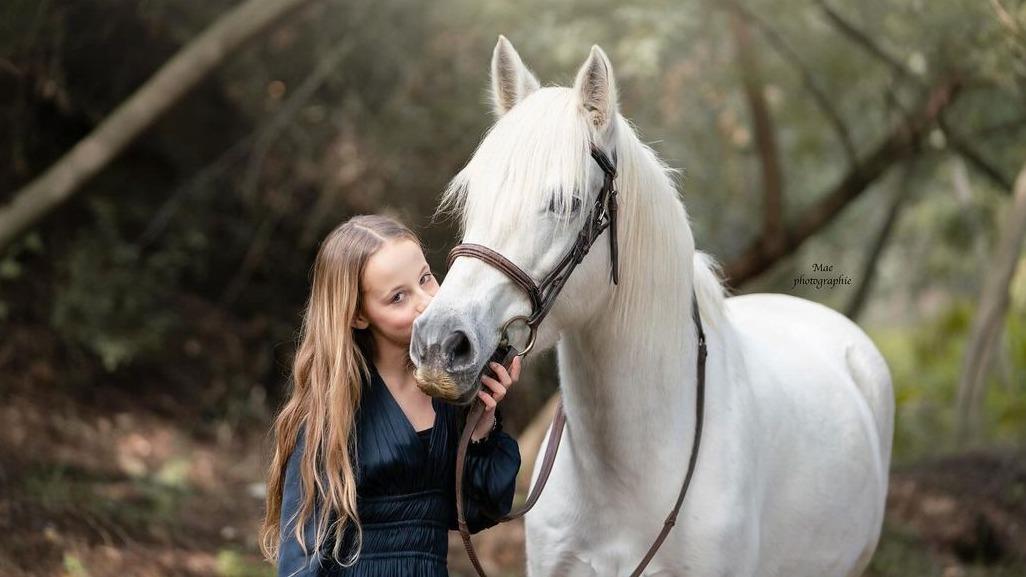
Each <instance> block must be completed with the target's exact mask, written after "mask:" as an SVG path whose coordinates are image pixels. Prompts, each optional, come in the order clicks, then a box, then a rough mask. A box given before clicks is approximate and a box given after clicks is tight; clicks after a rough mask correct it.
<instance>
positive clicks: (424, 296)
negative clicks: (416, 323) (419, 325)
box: [417, 291, 431, 315]
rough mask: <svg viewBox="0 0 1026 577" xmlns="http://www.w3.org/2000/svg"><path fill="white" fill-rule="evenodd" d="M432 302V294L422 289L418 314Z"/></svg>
mask: <svg viewBox="0 0 1026 577" xmlns="http://www.w3.org/2000/svg"><path fill="white" fill-rule="evenodd" d="M429 304H431V295H430V294H428V293H427V292H425V291H420V302H418V303H417V314H418V315H419V314H420V313H422V312H424V309H426V308H427V306H428V305H429Z"/></svg>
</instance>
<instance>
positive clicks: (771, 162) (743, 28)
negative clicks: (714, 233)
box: [730, 13, 784, 243]
mask: <svg viewBox="0 0 1026 577" xmlns="http://www.w3.org/2000/svg"><path fill="white" fill-rule="evenodd" d="M730 24H731V30H732V31H733V33H734V41H735V43H736V44H737V59H738V64H739V65H740V67H741V82H742V84H743V85H744V88H745V96H746V97H747V99H748V106H749V108H750V109H751V112H752V127H753V130H754V132H755V143H756V148H757V149H758V150H759V161H760V165H761V166H762V191H763V226H762V238H763V240H764V241H765V242H768V243H777V242H780V240H781V239H782V237H783V226H782V222H781V220H782V218H783V217H782V213H783V203H784V200H783V197H784V174H783V169H782V168H781V165H780V151H779V149H778V148H777V138H776V128H775V127H774V125H773V116H772V115H771V114H770V110H769V106H768V105H767V103H766V87H765V85H764V84H763V82H762V76H761V75H760V74H759V65H758V62H757V61H756V58H755V54H754V53H753V51H752V37H751V34H750V31H749V28H748V21H747V20H744V19H743V18H741V17H740V16H739V15H738V14H737V13H733V14H731V17H730Z"/></svg>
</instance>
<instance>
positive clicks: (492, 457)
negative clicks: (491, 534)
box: [449, 406, 520, 533]
mask: <svg viewBox="0 0 1026 577" xmlns="http://www.w3.org/2000/svg"><path fill="white" fill-rule="evenodd" d="M501 411H502V409H501V406H499V407H496V408H495V421H496V423H495V429H494V430H492V432H491V433H489V434H488V436H487V437H485V438H484V439H481V440H480V441H479V442H477V443H473V442H472V443H471V444H470V446H469V447H467V459H466V470H465V471H464V474H465V475H466V477H465V478H464V482H463V498H464V500H465V506H464V512H465V513H466V517H467V528H468V529H469V530H470V532H471V533H477V532H479V531H482V530H484V529H487V528H489V527H493V526H495V525H496V524H497V523H498V518H499V517H502V516H503V515H506V514H507V513H509V512H510V510H511V509H512V508H513V496H514V494H515V493H516V488H517V473H518V472H519V471H520V447H519V446H518V445H517V441H516V439H514V438H513V437H511V436H510V435H509V434H508V433H506V432H505V431H503V430H502V413H501ZM455 495H456V488H455V487H453V500H452V515H451V523H450V524H449V529H451V530H453V531H456V530H459V524H458V521H457V515H456V497H455Z"/></svg>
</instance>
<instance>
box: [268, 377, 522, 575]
mask: <svg viewBox="0 0 1026 577" xmlns="http://www.w3.org/2000/svg"><path fill="white" fill-rule="evenodd" d="M370 369H371V379H370V381H369V382H368V381H366V380H365V381H364V383H363V399H362V401H361V403H360V407H359V409H358V410H357V413H356V416H355V427H356V428H355V430H356V434H357V438H356V444H357V451H358V457H357V458H358V461H357V468H356V477H357V510H358V513H359V516H360V521H361V526H362V527H363V547H362V549H361V551H360V556H359V559H358V560H357V562H356V563H355V564H354V565H352V566H350V567H343V566H342V565H340V564H339V563H338V562H337V561H335V560H334V559H332V558H331V550H332V547H333V546H334V537H333V536H331V535H329V538H328V539H326V543H323V544H322V545H321V550H320V551H319V552H318V554H316V555H309V556H307V555H305V554H304V553H303V550H302V548H301V547H300V544H299V542H298V541H297V540H296V537H295V535H294V534H293V531H294V529H295V520H294V519H293V517H295V516H296V514H297V513H298V510H299V507H300V506H301V504H302V487H301V486H300V476H299V462H300V457H301V455H302V452H303V449H304V438H303V437H304V431H303V429H302V428H301V429H300V432H299V436H298V439H297V442H296V448H295V450H294V451H293V452H292V455H291V456H290V457H289V460H288V465H287V467H286V472H285V482H284V487H283V494H282V509H281V527H282V532H281V541H280V549H279V558H278V577H288V576H292V577H314V576H328V575H330V576H337V575H345V576H349V577H448V575H449V573H448V570H447V552H448V531H450V530H453V531H455V530H457V522H456V485H455V476H456V475H455V472H456V448H457V444H458V443H459V436H460V433H461V432H462V430H463V425H464V423H465V419H466V415H465V410H464V409H463V408H460V407H455V406H453V405H450V404H448V403H446V402H443V401H440V400H438V399H433V400H432V405H433V406H434V409H435V422H434V425H433V426H432V427H431V428H430V429H425V430H424V431H422V432H419V433H418V431H416V430H415V429H414V428H413V425H412V424H411V423H410V421H409V419H407V418H406V415H405V414H404V413H403V410H402V408H401V407H400V406H399V403H398V402H397V401H396V400H395V397H393V396H392V393H391V392H390V391H389V389H388V387H387V386H386V385H385V383H384V381H383V380H382V379H381V376H380V375H379V374H378V372H377V370H376V369H375V368H374V366H373V364H371V366H370ZM500 407H501V405H500ZM496 421H497V423H496V429H495V430H493V431H492V432H491V433H490V434H489V435H488V437H486V438H485V439H484V440H483V441H482V442H480V443H472V444H471V446H470V447H469V449H468V450H467V462H466V475H467V476H466V478H465V480H464V498H465V499H466V505H465V508H464V511H465V513H466V515H467V524H468V527H469V529H470V532H471V533H477V532H478V531H481V530H483V529H486V528H488V527H492V526H494V525H495V524H496V519H497V518H498V517H501V516H502V515H505V514H506V513H509V511H510V509H511V508H512V506H513V494H514V492H515V489H516V477H517V472H518V471H519V470H520V449H519V447H518V446H517V442H516V440H515V439H513V437H511V436H510V435H509V434H507V433H506V432H504V431H503V430H502V419H501V408H497V409H496ZM319 504H320V501H318V505H319ZM317 517H318V514H317V513H316V512H315V514H314V515H312V516H311V517H310V518H309V519H308V520H307V522H306V526H305V527H304V537H305V539H306V548H307V551H313V541H314V536H315V534H316V531H317ZM350 529H353V528H352V527H350V528H349V529H347V530H346V534H345V537H344V538H343V547H342V549H341V553H340V558H341V559H345V551H346V550H347V549H346V547H347V546H349V545H351V544H352V543H353V542H355V530H352V531H351V530H350Z"/></svg>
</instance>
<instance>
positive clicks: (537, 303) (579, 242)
mask: <svg viewBox="0 0 1026 577" xmlns="http://www.w3.org/2000/svg"><path fill="white" fill-rule="evenodd" d="M591 157H592V158H593V159H595V162H597V163H598V165H599V168H601V169H602V172H603V173H604V175H605V178H604V180H603V184H602V190H601V191H599V195H598V197H597V198H596V199H595V204H594V205H593V207H592V209H591V213H590V214H589V216H588V220H587V223H586V224H585V226H584V228H582V229H581V232H580V233H578V235H577V239H576V241H575V242H574V245H573V246H572V247H571V249H570V250H569V251H568V252H567V253H566V254H565V255H564V256H563V258H562V259H561V260H560V261H559V263H558V264H557V265H556V266H555V267H554V268H553V269H552V270H551V271H550V272H549V273H548V274H547V275H545V278H543V279H542V281H541V282H540V283H537V284H535V282H534V279H532V278H531V275H529V274H527V273H526V272H524V270H523V269H521V268H520V267H518V266H517V265H515V264H513V262H512V261H510V260H509V259H507V258H506V257H504V256H502V255H501V254H499V253H498V252H496V251H494V250H492V249H490V248H488V247H486V246H483V245H480V244H474V243H461V244H458V245H456V246H455V247H453V249H452V250H451V251H449V257H448V259H447V263H446V266H447V267H448V268H451V267H452V262H453V260H455V259H456V258H457V257H460V256H468V257H473V258H476V259H479V260H482V261H484V262H486V263H488V264H490V265H491V266H493V267H495V268H497V269H499V270H500V271H502V272H503V273H504V274H505V275H506V276H507V277H508V278H509V279H510V280H511V281H513V283H514V284H516V285H517V286H519V287H520V288H521V289H523V291H524V292H525V293H527V296H528V298H529V299H530V301H531V314H530V316H515V317H513V318H511V319H509V320H507V321H506V322H505V323H504V324H503V326H502V337H501V342H500V350H501V351H503V352H502V353H501V354H500V351H496V355H498V358H503V359H505V361H507V362H503V364H504V365H508V361H511V360H512V358H513V357H514V356H521V357H522V356H525V355H527V353H529V352H530V351H531V349H532V348H534V341H535V337H536V336H537V332H538V326H539V325H540V324H541V322H542V320H543V319H544V318H545V316H546V315H548V313H549V311H550V310H551V309H552V305H553V304H554V302H555V300H556V297H557V296H558V295H559V292H560V291H561V290H562V289H563V285H564V284H566V281H567V279H569V278H570V275H571V274H572V273H573V271H574V269H575V268H577V265H579V264H580V263H581V261H582V260H584V257H585V255H587V254H588V251H589V250H590V249H591V246H592V245H593V244H594V243H595V240H596V239H597V238H598V237H599V235H601V234H602V232H603V231H605V230H606V229H607V228H608V229H609V256H610V280H611V281H612V283H613V284H614V285H617V284H619V281H620V277H619V256H618V252H617V234H616V212H617V191H616V188H615V183H614V181H615V179H616V165H615V164H614V162H613V161H610V159H609V157H608V156H606V154H605V153H604V152H602V151H601V150H600V149H599V148H598V147H596V146H594V145H592V146H591ZM613 158H614V160H615V158H616V157H615V155H614V157H613ZM691 315H692V318H693V320H694V322H695V328H696V331H697V335H698V356H697V361H696V364H697V370H696V379H697V390H696V403H695V436H694V439H693V441H692V446H691V457H690V459H689V461H688V471H687V474H686V475H685V477H684V483H683V485H682V486H681V489H680V493H678V495H677V501H676V503H675V504H674V507H673V509H672V510H671V511H670V514H669V516H667V518H666V520H665V521H664V522H663V528H662V530H661V531H660V532H659V535H658V536H657V537H656V539H655V542H653V543H652V546H651V547H649V549H648V552H646V553H645V556H644V558H642V560H641V562H640V563H639V564H638V566H637V568H635V569H634V571H633V572H632V573H631V577H640V575H641V572H642V571H643V570H644V569H645V567H646V566H647V565H648V563H649V562H650V561H651V560H652V557H654V556H655V553H656V551H657V550H658V549H659V547H660V546H661V545H662V544H663V541H664V540H665V539H666V536H667V535H668V534H669V532H670V529H671V528H672V527H673V525H674V524H675V523H676V519H677V513H678V512H679V511H680V508H681V506H682V505H683V503H684V496H685V495H686V494H687V490H688V486H690V484H691V478H692V476H693V474H694V471H695V463H696V461H697V458H698V448H699V445H700V443H701V439H702V422H703V413H704V407H705V360H706V356H707V351H706V345H705V331H704V330H703V328H702V318H701V315H700V314H699V311H698V299H697V297H696V296H695V292H694V287H692V293H691ZM518 320H521V321H523V322H524V323H525V324H526V325H527V327H528V328H529V329H530V335H529V337H528V341H527V345H526V346H525V347H524V350H523V351H520V352H518V351H517V350H516V348H515V347H513V346H512V345H510V344H509V336H508V333H507V331H508V329H509V326H510V325H511V324H512V323H514V322H516V321H518ZM494 358H497V357H496V356H494V355H493V359H494ZM483 414H484V405H483V404H482V403H481V401H480V399H475V402H474V404H473V405H472V407H471V409H470V411H469V413H468V415H467V420H466V425H465V426H464V429H463V434H462V435H461V436H460V442H459V447H458V449H457V453H456V513H457V520H458V523H459V530H460V536H461V537H462V538H463V544H464V546H465V547H466V549H467V556H468V557H469V558H470V561H471V563H472V564H473V565H474V569H475V570H476V571H477V573H478V575H480V576H481V577H487V574H486V573H485V571H484V568H482V567H481V563H480V561H479V560H478V558H477V553H476V552H475V551H474V545H473V543H471V540H470V530H469V528H468V527H467V521H466V515H465V511H464V503H463V477H464V471H465V465H466V453H467V447H468V445H469V444H470V438H471V435H472V434H473V431H474V429H475V428H476V427H477V424H478V422H479V421H480V420H481V416H482V415H483ZM565 424H566V414H565V413H564V412H563V401H562V398H560V399H559V400H558V402H557V403H556V414H555V416H554V417H553V419H552V424H551V425H550V427H549V442H548V445H547V446H546V448H545V456H544V459H543V461H542V465H541V469H540V470H539V473H538V480H537V481H536V482H535V486H534V487H532V488H531V490H530V492H529V493H528V496H527V501H526V502H525V503H524V506H523V507H522V508H521V509H520V510H518V511H513V512H510V513H509V514H507V515H505V516H503V517H500V518H499V519H498V520H497V522H498V523H504V522H506V521H511V520H513V519H516V518H517V517H521V516H523V515H524V514H525V513H527V512H528V511H530V510H531V508H532V507H534V504H535V503H536V502H537V501H538V497H539V496H541V491H542V489H544V488H545V484H546V483H547V482H548V479H549V473H551V472H552V466H553V463H554V462H555V458H556V451H557V450H558V449H559V442H560V440H561V439H562V436H563V427H564V425H565Z"/></svg>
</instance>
